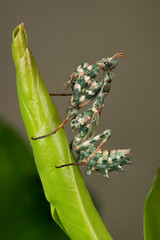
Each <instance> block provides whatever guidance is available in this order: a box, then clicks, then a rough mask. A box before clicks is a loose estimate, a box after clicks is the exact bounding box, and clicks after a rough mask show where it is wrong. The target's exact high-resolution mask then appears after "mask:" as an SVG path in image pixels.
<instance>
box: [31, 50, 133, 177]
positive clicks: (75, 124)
mask: <svg viewBox="0 0 160 240" xmlns="http://www.w3.org/2000/svg"><path fill="white" fill-rule="evenodd" d="M116 57H125V54H123V53H118V54H115V55H114V56H113V57H111V58H103V59H102V60H100V61H97V62H96V63H95V64H93V65H89V64H88V63H86V62H84V63H82V64H81V65H80V66H78V68H77V70H76V71H75V72H74V73H72V75H71V76H70V78H69V80H68V81H67V83H66V84H65V85H66V88H68V87H69V86H71V89H72V92H73V94H64V93H63V94H51V95H54V96H57V95H61V96H67V95H68V96H70V95H71V101H70V106H69V107H68V108H67V113H68V116H67V118H66V119H65V120H64V122H63V123H62V124H61V125H60V126H59V127H58V128H57V129H55V130H54V131H53V132H52V133H50V134H46V135H44V136H40V137H37V138H32V139H33V140H37V139H41V138H44V137H47V136H50V135H52V134H54V133H56V132H57V131H58V130H59V129H60V128H61V127H62V126H63V125H64V124H65V123H66V122H67V121H68V120H69V119H70V120H71V128H72V130H73V131H76V130H77V131H79V132H78V134H77V135H76V136H75V138H74V140H73V141H72V143H71V148H72V149H73V150H75V151H76V152H77V153H78V162H79V163H75V164H65V165H62V166H59V167H64V166H71V165H86V166H87V170H86V174H87V175H89V174H90V173H91V171H99V172H101V173H102V174H103V175H104V176H106V177H108V170H114V169H116V170H122V168H121V165H123V164H125V163H129V162H128V160H129V159H130V150H117V151H116V150H111V151H107V152H108V153H107V154H106V151H102V150H101V149H100V148H101V146H102V145H103V144H104V143H105V142H106V141H107V140H108V139H109V138H110V135H111V131H110V130H106V131H104V132H103V133H102V134H100V135H97V136H96V137H93V136H94V133H95V130H96V127H97V125H98V123H99V115H100V113H101V110H102V108H103V107H104V97H105V96H106V95H107V94H108V93H109V91H110V84H111V82H112V79H113V77H114V74H113V72H112V70H113V69H114V68H115V67H116V65H117V63H118V62H117V61H115V60H113V59H114V58H116ZM100 69H102V70H103V72H104V77H103V78H102V79H99V80H97V79H96V76H97V75H98V73H99V71H100ZM95 97H97V99H96V101H95V102H94V104H93V106H92V108H90V109H89V110H87V111H85V112H84V113H83V114H78V109H81V108H82V107H84V106H85V105H86V104H88V103H89V102H90V101H91V100H93V99H94V98H95ZM100 139H102V142H101V144H100V145H99V146H98V148H95V147H94V145H93V143H94V142H95V141H97V140H100ZM84 149H85V151H84Z"/></svg>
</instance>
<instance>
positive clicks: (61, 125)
mask: <svg viewBox="0 0 160 240" xmlns="http://www.w3.org/2000/svg"><path fill="white" fill-rule="evenodd" d="M69 119H70V116H68V117H67V118H66V119H65V120H64V121H63V122H62V123H61V124H60V125H59V127H57V128H56V129H55V130H54V131H53V132H51V133H49V134H46V135H43V136H40V137H36V138H34V137H31V139H32V140H37V139H41V138H45V137H48V136H51V135H53V134H55V133H56V132H57V131H58V130H59V129H60V128H61V127H63V126H64V124H65V123H66V122H67V121H68V120H69Z"/></svg>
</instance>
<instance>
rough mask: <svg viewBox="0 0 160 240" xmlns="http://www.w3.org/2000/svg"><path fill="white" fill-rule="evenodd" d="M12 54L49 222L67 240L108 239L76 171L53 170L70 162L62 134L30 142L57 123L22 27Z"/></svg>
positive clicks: (19, 96)
mask: <svg viewBox="0 0 160 240" xmlns="http://www.w3.org/2000/svg"><path fill="white" fill-rule="evenodd" d="M12 54H13V59H14V63H15V66H16V76H17V91H18V98H19V104H20V109H21V114H22V118H23V120H24V123H25V127H26V130H27V133H28V136H29V139H30V141H31V145H32V148H33V153H34V157H35V162H36V166H37V169H38V172H39V175H40V178H41V181H42V185H43V189H44V192H45V196H46V198H47V200H48V202H49V203H50V206H51V213H52V217H53V219H54V220H55V221H56V222H57V223H58V224H59V225H60V227H61V228H62V229H63V230H64V231H65V232H66V233H67V235H68V236H69V237H70V238H71V239H72V240H76V239H77V240H80V239H83V240H89V239H94V240H98V239H99V240H105V239H106V240H111V239H112V238H111V236H110V234H109V233H108V231H107V230H106V228H105V226H104V224H103V222H102V220H101V218H100V216H99V214H98V212H97V210H96V209H95V207H94V205H93V203H92V200H91V198H90V195H89V193H88V191H87V189H86V187H85V183H84V180H83V178H82V175H81V173H80V171H79V168H78V167H66V168H61V169H57V168H55V165H57V166H58V165H62V164H64V163H71V162H74V161H75V159H74V158H73V156H72V154H71V152H70V149H69V146H68V142H67V139H66V135H65V132H64V129H60V130H59V131H58V132H57V133H56V134H55V135H52V136H49V137H47V138H43V139H40V140H37V141H32V140H31V137H33V136H34V137H37V136H41V135H44V134H47V133H50V132H52V131H53V130H54V129H55V128H56V127H57V126H58V125H59V124H60V123H61V120H60V117H59V114H58V112H57V109H56V107H55V105H54V104H53V102H52V101H51V99H50V97H49V94H48V91H47V89H46V87H45V85H44V82H43V80H42V78H41V76H40V73H39V71H38V68H37V65H36V62H35V60H34V57H33V55H32V53H31V51H30V50H29V48H28V45H27V38H26V32H25V29H24V24H23V23H22V24H20V25H19V26H18V27H17V28H16V29H15V30H14V32H13V43H12ZM37 201H38V199H37Z"/></svg>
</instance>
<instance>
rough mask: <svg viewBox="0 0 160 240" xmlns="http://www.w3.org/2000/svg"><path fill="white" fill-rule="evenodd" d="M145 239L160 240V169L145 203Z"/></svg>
mask: <svg viewBox="0 0 160 240" xmlns="http://www.w3.org/2000/svg"><path fill="white" fill-rule="evenodd" d="M144 239H145V240H159V239H160V168H159V169H158V171H157V175H156V177H155V179H154V182H153V185H152V187H151V190H150V192H149V194H148V196H147V198H146V201H145V207H144Z"/></svg>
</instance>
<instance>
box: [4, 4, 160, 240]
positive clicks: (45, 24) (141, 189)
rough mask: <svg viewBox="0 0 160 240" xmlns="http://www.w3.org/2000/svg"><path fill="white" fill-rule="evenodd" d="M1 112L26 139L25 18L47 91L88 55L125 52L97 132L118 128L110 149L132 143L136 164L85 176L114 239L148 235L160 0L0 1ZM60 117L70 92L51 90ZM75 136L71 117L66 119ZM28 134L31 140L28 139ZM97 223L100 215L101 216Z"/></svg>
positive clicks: (159, 84)
mask: <svg viewBox="0 0 160 240" xmlns="http://www.w3.org/2000/svg"><path fill="white" fill-rule="evenodd" d="M0 3H1V4H0V18H1V21H0V32H1V37H0V53H1V57H0V69H1V80H0V109H1V116H3V118H4V119H6V121H8V122H9V123H10V124H11V125H12V126H13V127H15V128H17V130H18V131H19V132H21V135H23V136H24V138H26V141H28V139H27V135H26V132H25V128H24V125H23V122H22V119H21V115H20V111H19V106H18V99H17V92H16V76H15V68H14V64H13V61H12V56H11V47H10V46H11V42H12V36H11V35H12V31H13V30H14V28H15V27H16V26H17V25H18V24H20V23H21V22H22V21H23V22H24V24H25V28H26V31H27V36H28V42H29V47H30V49H31V50H32V52H33V55H34V57H35V59H36V61H37V64H38V67H39V70H40V72H41V75H42V77H43V79H44V81H45V83H46V86H47V88H48V90H49V92H55V90H56V89H57V87H58V86H59V85H61V84H63V83H64V82H66V81H67V79H68V77H69V75H70V74H71V73H72V72H73V71H74V70H75V68H76V67H77V66H78V65H79V64H80V63H81V62H82V61H87V62H89V63H94V62H95V61H96V60H98V59H101V58H103V57H108V56H112V55H113V54H115V53H117V52H127V53H128V55H129V57H127V58H125V59H120V61H119V64H118V66H117V68H116V70H115V79H114V81H113V83H112V87H111V91H110V93H109V96H108V97H107V98H106V101H105V108H104V110H103V112H102V114H101V120H100V125H99V127H98V129H97V134H98V133H100V132H102V131H103V130H105V129H107V128H110V129H112V138H111V140H110V141H109V142H108V143H106V144H105V146H104V147H103V148H104V149H107V148H108V149H109V148H116V149H118V148H128V147H131V149H132V152H133V165H130V166H125V172H124V173H118V172H114V173H111V174H110V179H109V180H107V179H105V178H103V177H102V176H101V175H96V174H92V175H91V176H90V177H85V175H84V169H83V168H82V172H83V175H84V178H85V182H86V185H87V186H88V188H89V191H90V192H91V195H92V196H93V198H94V199H95V201H96V203H97V208H98V209H99V212H100V215H101V217H102V219H103V221H104V223H105V225H106V226H107V229H108V230H109V232H110V233H111V235H112V236H113V238H114V239H117V240H128V239H130V240H135V239H136V240H142V239H143V206H144V201H145V197H146V195H147V193H148V191H149V188H150V186H151V184H152V181H153V179H154V176H155V173H156V170H157V168H158V166H159V162H160V159H159V148H160V147H159V144H158V142H159V135H160V127H159V120H160V111H159V101H160V97H159V90H160V80H159V76H160V65H159V62H160V61H159V57H160V47H159V46H160V30H159V25H160V14H159V11H160V3H159V1H156V0H153V1H146V0H145V1H144V0H142V1H127V0H126V1H123V0H121V1H118V0H114V1H108V0H99V1H98V0H97V1H96V0H92V1H91V0H85V1H84V0H79V1H75V0H74V1H73V0H68V1H65V0H63V1H60V0H59V1H54V0H53V1H49V0H45V1H42V0H32V1H31V0H27V1H24V0H21V1H20V0H14V1H8V0H5V1H4V0H1V1H0ZM53 100H54V102H55V103H56V105H57V107H58V109H59V112H60V115H61V118H62V119H64V118H65V117H66V112H65V110H66V108H67V106H68V102H69V98H65V97H61V98H60V97H57V98H53ZM65 129H66V133H67V137H68V139H69V141H70V140H71V139H72V136H73V135H71V129H70V126H69V124H67V125H66V126H65ZM28 142H29V141H28ZM95 224H96V223H95Z"/></svg>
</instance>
